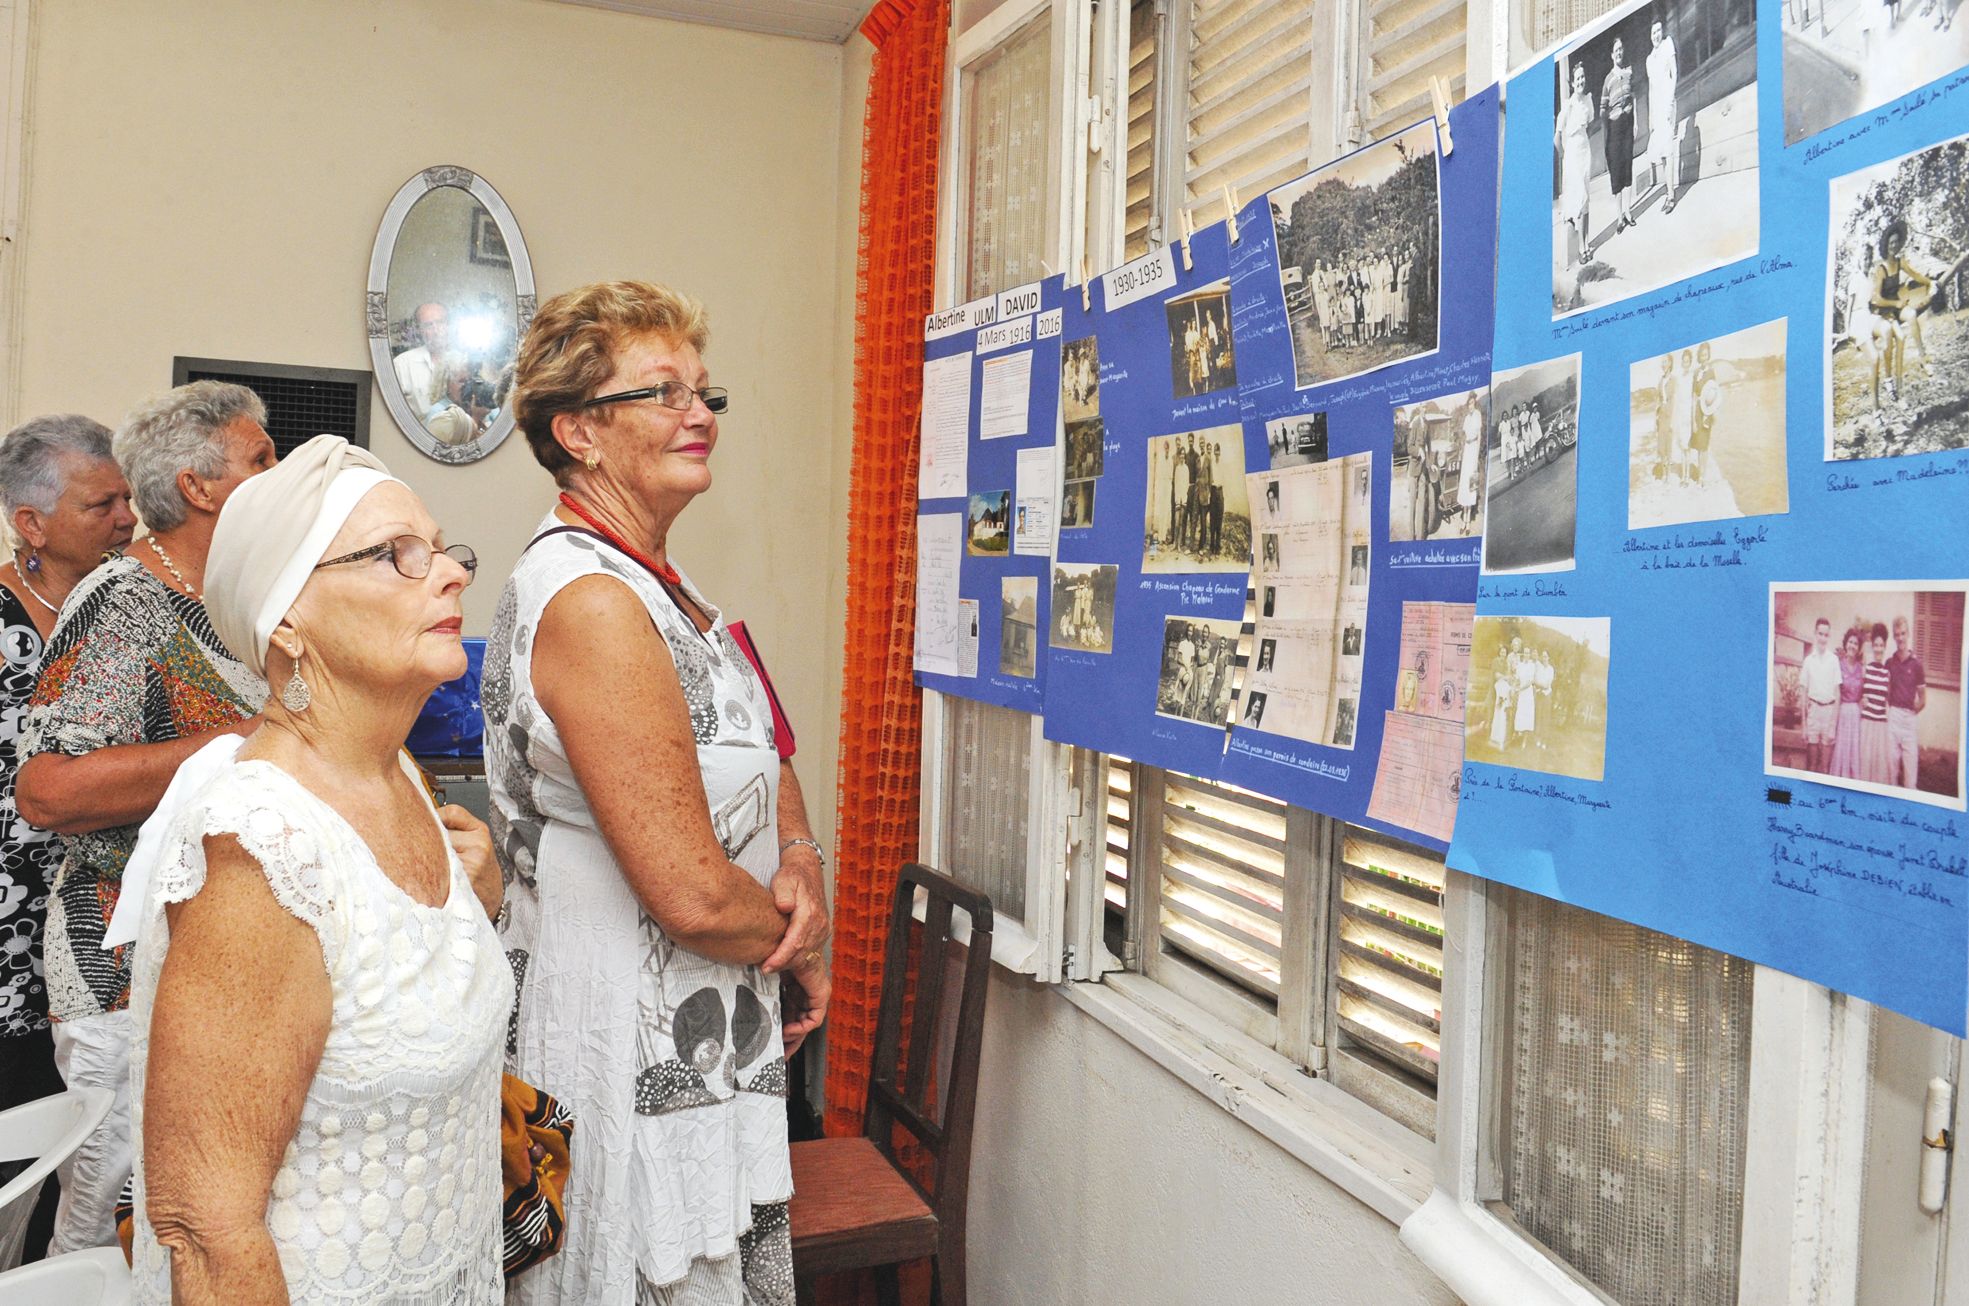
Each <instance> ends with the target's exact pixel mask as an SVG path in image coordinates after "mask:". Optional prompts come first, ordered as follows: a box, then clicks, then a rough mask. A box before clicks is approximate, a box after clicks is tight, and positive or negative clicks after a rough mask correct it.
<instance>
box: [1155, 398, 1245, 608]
mask: <svg viewBox="0 0 1969 1306" xmlns="http://www.w3.org/2000/svg"><path fill="white" fill-rule="evenodd" d="M1148 486H1149V488H1148V505H1147V512H1146V513H1145V518H1144V530H1143V536H1142V570H1143V571H1144V572H1156V571H1161V572H1168V571H1245V570H1248V569H1249V568H1250V566H1251V505H1250V501H1249V500H1248V499H1247V497H1246V494H1245V488H1244V430H1243V428H1242V427H1240V426H1237V425H1235V424H1233V425H1229V426H1213V427H1210V428H1209V429H1208V430H1203V431H1182V432H1179V433H1177V434H1175V435H1158V436H1155V437H1153V438H1152V439H1150V441H1149V475H1148Z"/></svg>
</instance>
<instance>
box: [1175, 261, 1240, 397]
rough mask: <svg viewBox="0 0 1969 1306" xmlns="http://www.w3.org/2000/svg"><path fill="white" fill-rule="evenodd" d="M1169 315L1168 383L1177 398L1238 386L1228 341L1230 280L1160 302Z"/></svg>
mask: <svg viewBox="0 0 1969 1306" xmlns="http://www.w3.org/2000/svg"><path fill="white" fill-rule="evenodd" d="M1163 311H1164V312H1166V313H1167V314H1168V315H1169V380H1170V387H1171V389H1172V390H1173V391H1174V392H1175V396H1176V398H1178V399H1190V398H1193V397H1195V396H1197V395H1207V394H1213V393H1215V392H1216V391H1219V390H1228V389H1229V388H1230V387H1232V386H1234V385H1236V384H1237V349H1236V347H1235V346H1234V345H1233V344H1232V342H1231V280H1230V278H1229V277H1225V278H1223V279H1222V280H1221V281H1213V282H1211V283H1210V284H1209V285H1207V286H1202V287H1199V288H1198V289H1196V290H1192V291H1190V292H1189V293H1188V294H1185V295H1178V296H1176V297H1174V298H1172V299H1168V300H1165V301H1164V302H1163Z"/></svg>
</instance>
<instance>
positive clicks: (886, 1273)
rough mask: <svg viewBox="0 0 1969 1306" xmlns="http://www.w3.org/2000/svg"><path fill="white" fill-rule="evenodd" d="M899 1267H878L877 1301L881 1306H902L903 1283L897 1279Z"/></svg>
mask: <svg viewBox="0 0 1969 1306" xmlns="http://www.w3.org/2000/svg"><path fill="white" fill-rule="evenodd" d="M901 1268H902V1267H901V1266H899V1265H878V1266H876V1267H875V1269H874V1271H873V1273H874V1275H875V1300H876V1301H877V1302H879V1303H881V1306H902V1281H901V1280H900V1279H899V1278H898V1277H897V1273H898V1271H899V1270H901Z"/></svg>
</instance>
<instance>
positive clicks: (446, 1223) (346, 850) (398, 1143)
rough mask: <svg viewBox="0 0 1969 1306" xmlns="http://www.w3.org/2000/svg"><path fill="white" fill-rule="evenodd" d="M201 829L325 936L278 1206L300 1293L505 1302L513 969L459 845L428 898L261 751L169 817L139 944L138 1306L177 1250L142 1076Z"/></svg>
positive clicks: (386, 1303) (284, 1247) (275, 1219)
mask: <svg viewBox="0 0 1969 1306" xmlns="http://www.w3.org/2000/svg"><path fill="white" fill-rule="evenodd" d="M405 767H406V770H408V769H409V763H408V762H407V761H406V763H405ZM431 819H432V822H433V824H435V823H436V821H437V815H436V813H435V812H433V813H432V817H431ZM208 834H230V835H234V836H236V837H237V838H238V840H239V844H240V846H241V847H242V848H244V849H245V850H246V852H247V853H248V855H250V856H251V857H252V858H253V859H254V860H256V861H258V862H259V863H260V866H261V868H262V869H263V870H265V872H266V876H267V883H268V885H269V886H271V888H272V889H273V893H274V897H275V898H276V899H277V900H278V901H279V902H280V905H281V906H283V907H285V908H286V909H287V910H288V911H290V912H292V913H293V914H294V915H295V916H297V917H299V918H300V919H301V920H302V921H304V922H306V923H307V924H308V925H310V926H312V927H313V929H314V932H315V935H316V937H317V938H318V939H319V940H320V943H321V954H322V962H323V964H324V965H326V967H327V968H328V979H329V986H330V991H331V993H332V995H333V1001H334V1009H333V1015H332V1017H331V1019H330V1023H329V1031H328V1040H327V1043H326V1045H325V1046H324V1047H323V1049H322V1054H321V1063H320V1065H319V1066H318V1067H317V1068H316V1070H315V1078H314V1082H313V1083H312V1084H310V1085H309V1086H308V1095H307V1098H306V1100H305V1102H304V1103H303V1105H302V1108H301V1122H300V1127H299V1128H298V1129H297V1130H296V1132H295V1135H294V1140H293V1141H292V1142H291V1143H289V1144H288V1146H287V1152H286V1155H285V1156H284V1157H283V1158H282V1159H281V1163H280V1169H279V1170H278V1171H276V1172H275V1174H274V1180H273V1190H272V1193H271V1195H270V1197H269V1199H268V1202H267V1228H268V1230H269V1231H270V1232H271V1233H272V1234H273V1239H274V1246H275V1248H276V1249H277V1250H278V1252H279V1254H280V1263H281V1268H282V1270H283V1271H284V1272H285V1274H286V1278H287V1290H288V1294H289V1298H290V1300H292V1301H293V1302H294V1303H296V1306H303V1304H306V1306H315V1304H317V1303H337V1304H340V1303H348V1304H349V1306H355V1304H356V1303H362V1304H363V1306H440V1304H443V1306H450V1304H451V1303H466V1304H469V1306H479V1304H480V1303H487V1304H491V1303H498V1302H500V1301H502V1300H503V1298H504V1293H505V1282H504V1274H503V1271H502V1255H503V1243H502V1235H501V1225H500V1209H501V1205H502V1198H503V1185H502V1179H501V1173H500V1159H499V1083H500V1066H501V1060H502V1058H501V1047H500V1044H501V1041H502V1035H503V1034H504V1033H505V1027H506V1018H507V1013H508V1011H509V1010H510V1009H511V1003H512V997H513V979H512V973H511V971H510V970H509V969H508V967H507V965H506V962H505V958H504V957H503V955H502V954H501V952H500V948H499V940H498V936H497V935H496V934H495V933H494V932H493V929H492V922H491V921H490V920H488V919H487V917H486V914H485V909H484V908H483V907H482V906H481V905H480V903H479V900H478V897H477V896H476V895H475V894H474V893H473V892H472V886H471V882H470V881H469V880H468V879H467V877H466V875H465V871H464V868H463V867H462V866H461V865H460V864H459V862H458V859H457V857H456V856H450V858H449V860H450V867H451V882H450V883H451V888H450V895H449V898H448V899H447V901H446V902H445V904H444V905H443V906H441V907H429V906H425V905H424V904H422V903H419V902H417V901H416V900H415V899H413V898H411V897H410V896H409V895H408V894H406V893H405V892H404V891H403V890H402V889H401V888H399V887H398V886H397V885H396V883H395V882H393V881H392V880H391V879H390V878H389V877H388V876H387V875H385V874H384V873H383V870H382V868H381V867H380V866H379V865H378V864H377V862H376V858H375V857H374V856H373V855H372V854H371V852H370V850H369V847H368V845H367V844H365V843H364V842H363V841H362V838H361V836H359V835H358V834H357V833H356V832H355V829H354V828H353V827H352V826H350V825H349V824H348V822H347V821H345V820H343V819H342V817H341V815H340V814H339V813H337V812H336V811H335V810H334V809H333V808H332V807H330V806H328V804H326V803H324V802H323V801H322V800H321V799H319V798H317V797H316V796H315V795H314V794H313V793H311V792H310V791H309V790H308V789H306V788H305V787H303V786H302V785H301V784H300V782H298V781H297V780H295V779H294V778H293V777H292V776H290V775H288V774H287V772H285V771H283V770H281V769H280V768H279V767H277V766H274V765H272V764H271V763H268V762H261V761H243V762H241V761H236V762H234V763H233V764H232V765H230V766H229V767H227V768H226V769H225V770H224V771H222V772H221V773H219V774H218V775H217V776H215V777H214V778H213V780H212V781H211V783H210V784H209V785H208V786H207V787H206V788H205V789H204V790H203V791H202V792H201V793H200V794H199V795H198V796H197V797H195V798H194V799H193V800H192V801H191V803H190V804H189V806H188V807H187V808H186V810H185V811H184V812H183V814H182V815H181V816H180V817H179V818H178V820H177V821H176V822H175V823H174V824H173V825H172V827H171V830H170V832H169V834H168V835H167V839H168V840H169V847H168V849H167V852H166V854H165V857H164V860H163V861H162V863H161V864H160V865H159V866H158V868H157V871H156V876H155V879H154V881H153V883H152V886H151V892H150V898H149V903H148V907H147V918H146V919H145V920H144V921H143V923H142V924H141V927H140V932H139V933H138V936H137V948H136V961H135V965H134V967H133V970H132V979H131V999H130V1009H131V1012H132V1016H133V1022H132V1026H131V1032H132V1039H131V1049H130V1069H131V1102H132V1119H133V1123H134V1133H135V1136H136V1138H137V1139H138V1140H139V1141H138V1146H137V1170H136V1199H137V1208H136V1209H137V1217H138V1218H137V1221H136V1239H135V1247H134V1249H133V1252H134V1261H135V1275H136V1300H137V1301H138V1302H140V1303H160V1304H161V1303H167V1302H169V1301H170V1300H171V1285H170V1253H169V1252H168V1251H167V1250H166V1249H164V1248H162V1247H160V1246H159V1245H158V1243H157V1240H156V1238H155V1236H154V1235H153V1234H152V1231H151V1228H150V1225H149V1223H148V1221H146V1220H145V1219H144V1218H143V1211H144V1201H145V1189H144V1169H143V1147H142V1143H141V1140H142V1137H143V1127H144V1116H143V1103H144V1079H145V1074H146V1071H147V1070H148V1068H149V1053H150V1035H149V1031H150V1016H151V1008H152V1002H153V1000H154V999H155V997H156V993H157V978H158V973H159V971H160V970H161V969H162V967H163V965H164V959H165V956H166V955H167V953H168V951H169V949H170V945H171V938H170V926H169V922H168V918H167V917H166V916H165V913H164V904H166V903H170V902H183V901H185V900H187V899H189V898H192V897H194V896H196V895H197V893H198V891H199V890H200V889H201V888H203V887H204V884H205V847H204V838H205V836H206V835H208ZM250 1033H251V1031H245V1030H230V1031H227V1030H215V1031H214V1032H213V1037H215V1038H220V1037H242V1036H250Z"/></svg>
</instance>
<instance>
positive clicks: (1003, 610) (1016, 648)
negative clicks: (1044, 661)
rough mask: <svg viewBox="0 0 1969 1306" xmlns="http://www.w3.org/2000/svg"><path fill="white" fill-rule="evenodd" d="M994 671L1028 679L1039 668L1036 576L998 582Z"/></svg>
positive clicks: (1012, 577) (1008, 577) (1007, 578)
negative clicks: (996, 650) (996, 651)
mask: <svg viewBox="0 0 1969 1306" xmlns="http://www.w3.org/2000/svg"><path fill="white" fill-rule="evenodd" d="M998 594H999V598H998V671H999V674H1000V675H1006V676H1026V677H1030V676H1032V675H1033V674H1034V673H1035V671H1036V670H1037V668H1038V665H1039V577H1037V576H1007V577H1005V578H1004V579H1003V580H1001V581H999V582H998Z"/></svg>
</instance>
